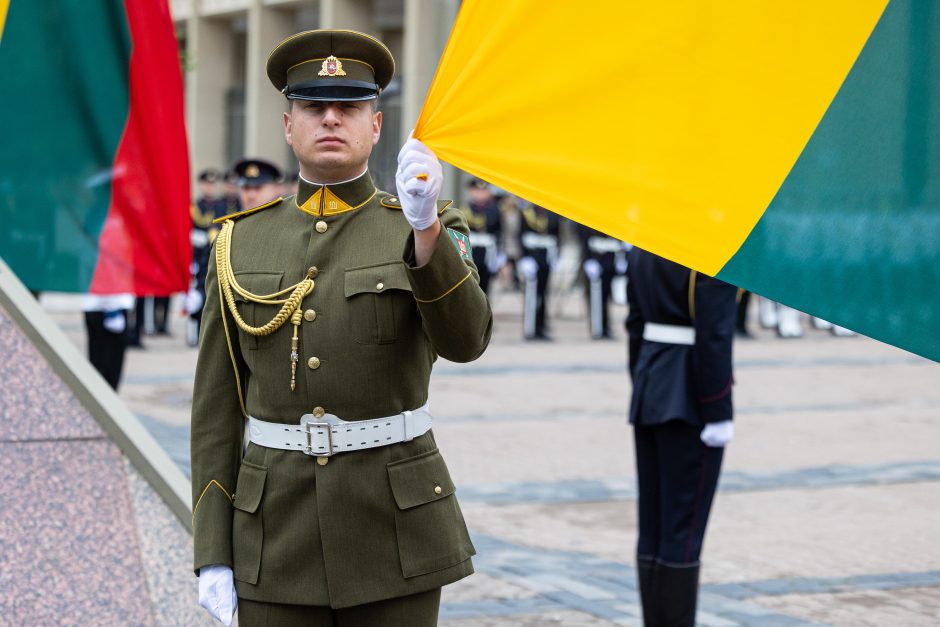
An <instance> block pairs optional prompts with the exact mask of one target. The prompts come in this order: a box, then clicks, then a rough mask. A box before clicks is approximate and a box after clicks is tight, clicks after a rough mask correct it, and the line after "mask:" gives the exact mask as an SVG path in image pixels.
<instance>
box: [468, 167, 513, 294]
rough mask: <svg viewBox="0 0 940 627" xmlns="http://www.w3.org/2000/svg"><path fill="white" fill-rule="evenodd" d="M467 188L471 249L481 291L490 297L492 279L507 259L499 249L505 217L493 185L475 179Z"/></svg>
mask: <svg viewBox="0 0 940 627" xmlns="http://www.w3.org/2000/svg"><path fill="white" fill-rule="evenodd" d="M467 188H468V189H469V193H470V204H469V208H468V209H467V210H465V211H464V215H465V216H466V218H467V224H468V225H469V226H470V247H471V251H472V254H473V263H474V264H475V265H476V267H477V271H478V272H479V273H480V289H482V290H483V292H484V293H485V294H489V287H490V277H491V276H493V275H494V274H496V273H497V272H498V271H499V268H500V266H502V264H503V261H504V259H501V256H502V255H501V253H500V250H499V242H500V235H501V233H502V216H501V215H500V211H499V205H498V203H497V202H496V197H495V196H494V195H493V190H492V189H491V188H490V184H489V183H487V182H486V181H483V180H480V179H472V180H471V181H470V182H469V183H468V184H467Z"/></svg>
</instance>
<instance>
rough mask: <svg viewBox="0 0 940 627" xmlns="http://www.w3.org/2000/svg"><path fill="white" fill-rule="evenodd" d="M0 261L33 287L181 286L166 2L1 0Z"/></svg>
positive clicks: (174, 55)
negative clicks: (0, 142) (0, 145)
mask: <svg viewBox="0 0 940 627" xmlns="http://www.w3.org/2000/svg"><path fill="white" fill-rule="evenodd" d="M0 89H2V93H3V96H2V100H0V138H2V140H0V141H2V146H3V149H2V151H0V224H2V228H0V256H2V257H3V259H4V260H5V261H6V262H7V264H9V265H10V267H11V268H12V269H13V270H14V272H16V274H17V275H18V276H19V278H20V279H21V280H22V281H23V282H24V283H25V284H26V285H27V286H28V287H30V288H31V289H33V290H58V291H69V292H86V291H91V292H94V293H100V294H108V293H118V292H134V293H137V294H169V293H171V292H174V291H180V290H185V289H186V288H187V285H188V277H189V274H188V267H189V258H190V254H191V252H190V244H189V228H190V223H189V204H190V194H189V163H188V156H187V146H186V133H185V128H184V116H183V86H182V76H181V70H180V62H179V53H178V51H177V44H176V37H175V34H174V29H173V22H172V20H171V17H170V12H169V6H168V3H167V0H124V1H123V2H122V1H121V0H93V1H88V0H0Z"/></svg>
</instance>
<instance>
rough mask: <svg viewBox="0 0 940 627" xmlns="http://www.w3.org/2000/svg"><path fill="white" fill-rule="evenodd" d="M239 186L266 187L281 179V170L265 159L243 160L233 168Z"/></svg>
mask: <svg viewBox="0 0 940 627" xmlns="http://www.w3.org/2000/svg"><path fill="white" fill-rule="evenodd" d="M232 170H233V171H234V172H235V174H237V175H238V184H239V185H243V186H244V185H264V184H265V183H275V182H277V181H279V180H280V179H281V170H280V168H278V167H277V166H276V165H274V164H273V163H271V162H270V161H265V160H264V159H242V160H241V161H239V162H238V163H236V164H235V166H234V167H233V168H232Z"/></svg>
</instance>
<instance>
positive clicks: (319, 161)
mask: <svg viewBox="0 0 940 627" xmlns="http://www.w3.org/2000/svg"><path fill="white" fill-rule="evenodd" d="M381 130H382V113H381V112H380V111H375V112H373V110H372V106H371V104H370V103H369V102H368V101H364V102H313V101H303V100H292V101H291V107H290V112H288V113H285V114H284V136H285V137H286V139H287V143H288V145H290V147H291V148H292V149H293V150H294V155H296V156H297V161H298V162H299V163H300V173H301V174H302V175H303V176H304V178H306V179H308V180H312V181H316V182H324V183H330V182H337V181H345V180H348V179H351V178H353V177H355V176H358V175H359V174H361V173H362V172H363V171H364V170H365V167H366V164H367V163H368V161H369V155H370V154H371V153H372V147H373V146H374V145H375V144H376V142H378V141H379V134H380V133H381Z"/></svg>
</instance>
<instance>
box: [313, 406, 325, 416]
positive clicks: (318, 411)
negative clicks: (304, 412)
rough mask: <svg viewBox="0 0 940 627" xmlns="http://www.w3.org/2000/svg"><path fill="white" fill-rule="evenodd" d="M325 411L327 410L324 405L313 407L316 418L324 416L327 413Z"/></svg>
mask: <svg viewBox="0 0 940 627" xmlns="http://www.w3.org/2000/svg"><path fill="white" fill-rule="evenodd" d="M325 413H326V410H325V409H323V408H322V407H314V408H313V417H314V418H323V414H325Z"/></svg>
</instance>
